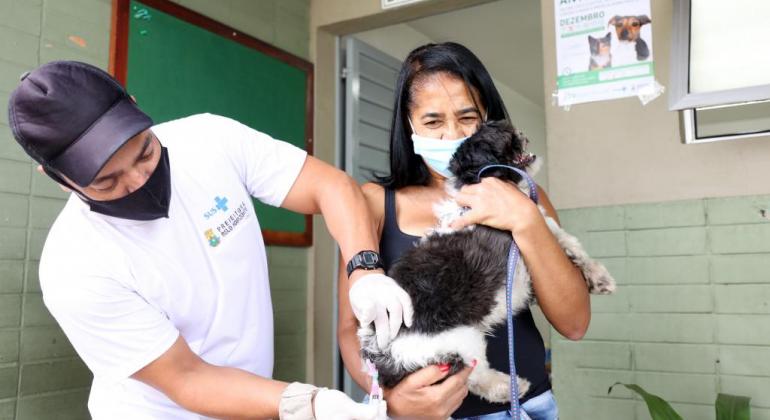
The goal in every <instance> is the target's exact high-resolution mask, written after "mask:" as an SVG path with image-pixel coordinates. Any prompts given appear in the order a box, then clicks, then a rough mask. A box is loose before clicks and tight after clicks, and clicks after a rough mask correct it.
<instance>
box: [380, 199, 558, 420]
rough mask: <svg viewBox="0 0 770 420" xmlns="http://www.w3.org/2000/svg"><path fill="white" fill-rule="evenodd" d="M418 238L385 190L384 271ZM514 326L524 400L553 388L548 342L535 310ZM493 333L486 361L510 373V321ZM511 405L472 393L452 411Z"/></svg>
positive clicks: (464, 414) (525, 312) (522, 314)
mask: <svg viewBox="0 0 770 420" xmlns="http://www.w3.org/2000/svg"><path fill="white" fill-rule="evenodd" d="M419 240H420V237H418V236H412V235H407V234H406V233H404V232H402V231H401V229H400V228H399V227H398V220H397V218H396V192H395V190H392V189H385V220H384V225H383V227H382V236H381V237H380V256H381V257H382V260H383V264H384V265H385V270H386V271H387V270H389V269H390V266H391V265H392V264H393V263H394V262H395V261H396V260H398V258H399V257H400V256H401V254H402V253H404V252H405V251H406V250H408V249H409V248H411V247H413V246H415V244H416V243H417V242H418V241H419ZM513 327H514V339H515V343H514V345H515V348H516V354H515V355H514V356H515V358H516V370H517V373H518V374H519V376H521V377H523V378H525V379H527V380H528V381H529V382H530V383H531V386H530V389H529V392H527V395H525V396H524V397H523V398H522V399H521V402H522V403H523V402H525V401H527V400H528V399H530V398H532V397H535V396H537V395H540V394H542V393H543V392H545V391H548V390H549V389H551V381H550V379H549V378H548V373H547V372H546V371H545V345H544V344H543V338H542V337H541V336H540V332H539V331H538V330H537V327H536V326H535V320H534V319H533V318H532V312H530V310H529V309H526V310H523V311H521V312H520V313H518V314H517V315H516V322H515V323H514V325H513ZM492 334H493V335H492V336H491V337H487V360H489V364H490V365H491V366H492V368H493V369H497V370H499V371H501V372H505V373H508V325H507V323H503V324H501V325H499V326H497V327H496V328H495V329H494V331H493V332H492ZM509 407H510V406H509V405H508V404H496V403H490V402H488V401H486V400H483V399H481V398H480V397H478V396H477V395H475V394H471V393H469V394H468V396H467V397H466V398H465V400H464V401H463V403H462V405H461V406H460V408H458V409H457V411H455V412H454V413H453V414H452V417H454V418H462V417H470V416H478V415H482V414H489V413H496V412H499V411H505V410H507V409H508V408H509Z"/></svg>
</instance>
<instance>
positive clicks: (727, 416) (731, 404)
mask: <svg viewBox="0 0 770 420" xmlns="http://www.w3.org/2000/svg"><path fill="white" fill-rule="evenodd" d="M749 401H751V398H749V397H741V396H738V395H729V394H719V395H717V401H716V403H715V404H714V405H715V407H716V410H717V420H750V419H751V407H750V406H749Z"/></svg>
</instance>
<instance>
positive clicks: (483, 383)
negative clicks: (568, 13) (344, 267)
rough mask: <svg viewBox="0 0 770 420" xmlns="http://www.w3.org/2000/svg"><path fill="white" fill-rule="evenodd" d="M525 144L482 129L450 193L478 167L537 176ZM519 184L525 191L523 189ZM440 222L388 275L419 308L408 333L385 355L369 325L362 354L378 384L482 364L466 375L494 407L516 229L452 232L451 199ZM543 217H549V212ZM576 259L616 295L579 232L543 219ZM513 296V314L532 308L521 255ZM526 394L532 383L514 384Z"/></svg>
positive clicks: (440, 209) (499, 396)
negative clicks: (493, 359)
mask: <svg viewBox="0 0 770 420" xmlns="http://www.w3.org/2000/svg"><path fill="white" fill-rule="evenodd" d="M526 142H527V140H526V138H525V137H524V136H523V135H522V134H521V133H520V132H518V131H517V130H516V129H515V128H513V127H512V126H511V125H510V124H508V123H506V122H492V123H487V124H484V125H483V126H482V127H481V128H480V129H479V130H478V132H476V133H475V134H474V135H473V136H471V137H470V138H469V139H468V140H466V141H465V142H464V143H463V144H462V145H460V147H459V148H458V149H457V151H456V152H455V154H454V156H453V157H452V161H451V162H450V170H451V171H452V173H453V174H454V178H452V179H450V180H448V181H447V186H448V189H449V195H450V196H453V195H454V194H455V193H456V191H457V189H459V188H460V187H462V186H463V185H466V184H474V183H477V182H479V179H478V174H479V171H480V170H481V169H482V168H483V167H485V166H487V165H489V164H502V165H510V166H515V167H518V168H520V169H522V170H527V171H528V173H534V172H535V171H536V169H537V166H538V164H539V162H538V160H537V159H535V158H534V156H532V155H530V154H527V153H526V152H525V150H524V149H525V147H526ZM483 176H484V177H486V176H494V177H497V178H500V179H503V180H506V181H510V182H513V183H516V184H519V183H520V182H521V183H524V182H526V181H524V180H522V177H521V176H520V175H518V174H517V173H516V172H514V171H512V170H510V169H505V168H490V169H488V170H485V171H484V172H483ZM519 187H520V188H522V189H523V190H524V191H527V190H528V188H526V187H527V186H526V185H521V184H519ZM434 210H435V212H436V213H437V216H438V219H439V226H438V227H437V228H436V229H434V230H433V231H432V232H431V233H429V234H428V236H426V237H425V238H424V239H423V240H422V241H421V242H420V243H419V244H418V245H417V246H416V247H414V248H412V249H410V250H409V251H407V252H405V253H404V254H403V255H402V256H401V258H400V259H399V260H398V261H397V262H396V263H395V264H394V265H393V266H392V267H391V268H390V271H389V272H388V275H389V276H391V277H392V278H393V279H394V280H395V281H396V282H398V284H399V285H400V286H401V287H403V288H404V290H406V292H407V293H408V294H409V296H410V297H411V298H412V303H413V305H414V320H413V324H412V326H411V328H402V329H401V331H400V332H399V334H398V335H397V336H396V337H395V339H394V340H393V341H392V342H391V343H390V344H389V345H388V347H386V348H383V349H380V348H379V347H378V346H377V339H376V336H375V333H374V330H373V328H372V327H371V326H367V327H362V328H359V331H358V336H359V339H360V342H361V347H362V348H361V355H362V357H363V358H364V359H369V360H371V361H372V362H374V364H375V365H376V367H377V369H378V371H379V378H380V381H381V384H382V385H383V386H386V387H393V386H395V385H396V384H397V383H398V382H400V381H401V380H402V379H403V378H404V377H405V376H406V375H408V374H410V373H412V372H414V371H416V370H418V369H420V368H422V367H425V366H428V365H431V364H440V363H445V364H449V365H450V366H451V369H450V372H451V373H455V372H457V371H459V370H460V369H462V368H463V366H464V365H470V364H471V363H472V361H473V360H474V359H475V360H476V361H477V365H476V367H475V369H474V370H473V372H472V373H471V375H470V377H469V378H468V388H469V390H470V391H471V392H473V393H475V394H477V395H479V396H481V397H483V398H485V399H487V400H489V401H491V402H507V401H509V400H510V379H509V378H510V377H509V375H508V373H505V372H500V371H497V370H494V369H492V368H491V367H490V366H489V362H488V361H487V359H486V340H485V335H487V334H489V333H490V331H492V329H493V327H494V326H496V325H498V324H500V323H503V322H505V318H506V302H505V293H506V292H505V290H506V268H507V260H508V250H509V247H510V245H511V234H510V232H504V231H501V230H497V229H494V228H490V227H487V226H482V225H477V226H473V227H469V228H465V229H462V230H459V231H453V230H452V229H451V228H449V224H450V223H451V222H452V220H454V219H455V218H456V217H458V216H460V215H461V214H462V212H463V209H462V208H460V207H459V206H458V205H457V203H456V202H454V201H453V200H451V199H450V200H446V201H445V202H442V203H440V204H438V205H437V206H436V207H435V209H434ZM540 211H541V212H542V213H543V215H544V216H545V212H544V210H543V208H542V207H541V208H540ZM546 221H547V224H548V227H549V228H550V230H551V232H553V234H554V235H555V236H556V238H557V240H558V242H559V244H560V245H561V247H562V248H563V249H564V251H565V253H566V254H567V256H568V257H569V258H570V260H571V261H572V262H573V263H574V264H575V265H576V266H577V267H579V268H580V270H581V271H582V273H583V277H584V278H585V280H586V283H587V285H588V290H589V291H590V292H591V293H595V294H609V293H612V292H613V291H614V290H615V280H614V279H613V278H612V277H611V276H610V274H609V273H608V272H607V270H606V269H605V268H604V266H602V265H601V264H599V263H597V262H596V261H593V260H591V259H590V258H589V256H588V255H587V254H586V252H585V251H584V250H583V248H582V247H581V245H580V243H579V242H578V241H577V239H576V238H575V237H574V236H571V235H569V234H568V233H566V232H565V231H564V230H562V229H561V228H560V227H559V226H558V225H557V224H556V222H555V221H554V220H553V219H551V218H550V217H547V216H546ZM515 272H516V280H515V284H514V289H513V296H512V299H511V300H512V308H513V310H514V314H515V313H517V312H519V311H521V310H522V309H524V308H526V307H527V306H528V305H529V304H530V302H531V300H532V299H533V297H532V292H531V285H530V276H529V273H528V271H527V268H526V267H525V265H524V262H523V259H520V260H519V263H518V264H517V266H516V268H515ZM517 380H518V388H519V397H521V396H523V395H524V394H526V392H527V390H528V388H529V382H528V381H526V380H525V379H522V378H517Z"/></svg>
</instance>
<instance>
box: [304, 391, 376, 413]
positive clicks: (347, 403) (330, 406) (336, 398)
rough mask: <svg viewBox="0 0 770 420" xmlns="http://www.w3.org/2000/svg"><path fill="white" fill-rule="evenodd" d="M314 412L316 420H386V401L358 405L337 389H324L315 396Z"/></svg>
mask: <svg viewBox="0 0 770 420" xmlns="http://www.w3.org/2000/svg"><path fill="white" fill-rule="evenodd" d="M313 412H314V413H315V418H316V420H386V419H387V418H388V415H387V412H388V408H387V405H386V404H385V401H378V402H377V403H369V404H366V403H357V402H355V401H353V400H351V399H350V398H349V397H348V396H347V395H345V394H344V393H342V392H340V391H337V390H335V389H326V388H323V389H321V390H319V391H318V393H317V394H315V398H314V399H313Z"/></svg>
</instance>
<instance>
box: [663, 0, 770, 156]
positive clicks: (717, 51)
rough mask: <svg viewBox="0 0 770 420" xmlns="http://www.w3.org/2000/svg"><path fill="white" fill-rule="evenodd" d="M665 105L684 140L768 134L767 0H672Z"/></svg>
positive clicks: (769, 4) (769, 61) (769, 5)
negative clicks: (676, 117)
mask: <svg viewBox="0 0 770 420" xmlns="http://www.w3.org/2000/svg"><path fill="white" fill-rule="evenodd" d="M673 19H674V29H673V34H672V41H673V45H672V57H671V87H670V94H669V108H670V109H671V110H678V111H681V117H682V127H683V134H684V135H683V138H684V141H685V143H699V142H708V141H715V140H728V139H738V138H747V137H756V136H762V135H770V53H769V50H770V48H768V46H767V42H766V41H765V40H764V38H765V34H764V32H766V29H765V28H766V25H767V21H768V20H770V1H766V0H732V1H729V2H727V1H723V0H674V16H673Z"/></svg>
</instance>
